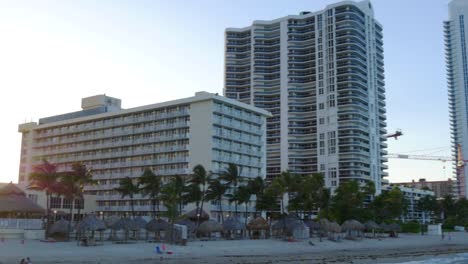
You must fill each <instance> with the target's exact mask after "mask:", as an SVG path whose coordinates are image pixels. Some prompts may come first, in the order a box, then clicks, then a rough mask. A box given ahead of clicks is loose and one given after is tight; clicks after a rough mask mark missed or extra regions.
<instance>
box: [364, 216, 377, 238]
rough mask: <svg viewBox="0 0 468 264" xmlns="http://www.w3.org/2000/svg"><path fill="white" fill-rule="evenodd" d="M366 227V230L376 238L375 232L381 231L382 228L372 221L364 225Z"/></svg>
mask: <svg viewBox="0 0 468 264" xmlns="http://www.w3.org/2000/svg"><path fill="white" fill-rule="evenodd" d="M364 226H365V227H366V229H365V230H366V231H367V232H372V236H373V237H374V238H375V230H377V229H380V226H379V225H378V224H377V223H376V222H374V221H372V220H370V221H367V222H366V223H365V224H364Z"/></svg>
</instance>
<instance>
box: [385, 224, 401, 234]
mask: <svg viewBox="0 0 468 264" xmlns="http://www.w3.org/2000/svg"><path fill="white" fill-rule="evenodd" d="M387 230H388V231H389V233H390V237H398V233H400V232H401V227H400V225H399V224H395V223H393V224H390V225H388V228H387Z"/></svg>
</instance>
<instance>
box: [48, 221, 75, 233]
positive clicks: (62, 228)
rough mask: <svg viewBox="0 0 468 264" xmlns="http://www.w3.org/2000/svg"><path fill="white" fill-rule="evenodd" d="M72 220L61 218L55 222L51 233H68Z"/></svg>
mask: <svg viewBox="0 0 468 264" xmlns="http://www.w3.org/2000/svg"><path fill="white" fill-rule="evenodd" d="M69 225H70V222H69V221H67V220H64V219H60V220H58V221H57V222H55V223H54V224H53V225H52V226H51V227H50V230H49V233H50V234H51V235H52V234H56V233H57V234H68V227H69Z"/></svg>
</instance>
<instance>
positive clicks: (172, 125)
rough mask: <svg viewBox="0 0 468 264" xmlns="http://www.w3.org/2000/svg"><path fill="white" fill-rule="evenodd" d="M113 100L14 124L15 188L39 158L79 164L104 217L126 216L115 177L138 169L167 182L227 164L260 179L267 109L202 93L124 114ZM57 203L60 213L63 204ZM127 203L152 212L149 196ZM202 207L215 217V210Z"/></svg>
mask: <svg viewBox="0 0 468 264" xmlns="http://www.w3.org/2000/svg"><path fill="white" fill-rule="evenodd" d="M120 103H121V102H120V100H119V99H116V98H112V97H108V96H105V95H98V96H93V97H88V98H84V99H83V100H82V108H83V110H82V111H78V112H74V113H68V114H63V115H58V116H53V117H48V118H42V119H40V120H39V123H26V124H21V125H19V132H21V133H22V136H23V138H22V146H21V162H20V171H19V183H20V184H25V185H26V184H27V183H28V175H29V174H30V173H31V172H32V168H33V166H34V165H35V164H39V163H40V162H41V159H43V158H45V159H47V160H48V161H49V162H51V163H53V164H56V165H57V166H58V168H59V169H60V170H69V169H70V167H71V164H72V163H73V162H83V163H84V164H85V165H86V166H87V167H88V168H90V169H92V175H93V178H94V180H96V181H97V184H96V185H93V186H86V187H85V190H86V192H87V193H89V194H94V195H96V202H97V208H96V211H98V212H101V211H102V212H104V214H106V215H109V214H125V213H129V212H130V211H131V209H130V202H129V198H128V197H126V198H122V197H121V195H120V194H119V193H118V192H117V191H116V190H115V188H116V187H118V186H119V181H120V180H121V179H122V178H125V177H131V178H133V179H135V180H136V178H138V177H139V176H141V175H142V173H143V171H144V170H145V169H151V170H152V171H153V172H154V173H155V174H156V175H157V176H158V177H161V178H162V180H163V181H164V182H167V181H168V180H169V179H170V177H172V176H175V175H181V176H188V175H190V174H191V173H192V169H193V168H194V167H195V166H196V165H198V164H201V165H203V166H204V167H205V169H206V170H207V171H212V172H213V173H214V175H217V174H218V173H219V172H220V171H223V170H224V169H226V168H227V166H228V164H229V163H234V164H236V165H237V166H238V167H239V171H240V175H241V176H242V177H257V176H261V177H265V173H266V172H265V171H266V161H265V156H266V155H265V153H266V149H265V138H266V120H265V118H266V117H268V116H270V114H269V112H267V111H265V110H263V109H260V108H256V107H254V106H251V105H247V104H244V103H241V102H238V101H235V100H232V99H228V98H225V97H222V96H218V95H215V94H211V93H207V92H198V93H196V94H195V96H193V97H189V98H184V99H179V100H174V101H169V102H163V103H157V104H152V105H146V106H141V107H136V108H131V109H121V107H120ZM56 204H57V206H59V204H61V205H60V207H61V208H62V209H65V210H66V208H63V207H64V205H63V204H64V201H63V200H62V201H58V200H57V203H56ZM65 204H67V206H68V202H67V203H65ZM134 205H135V206H134V209H135V212H136V213H137V214H138V215H149V214H150V213H151V203H150V200H149V199H148V197H143V196H141V195H136V196H135V197H134ZM189 206H190V205H189ZM192 207H193V206H192ZM162 208H163V207H162ZM230 208H231V207H229V205H228V204H226V205H225V206H224V208H223V209H224V210H225V212H226V213H229V211H230V210H231V209H230ZM189 209H190V208H184V211H187V210H189ZM204 209H205V210H207V211H210V212H212V217H218V216H219V215H217V214H218V211H219V209H218V206H215V205H211V207H210V206H209V205H207V206H205V208H204ZM249 211H251V212H252V211H253V209H251V210H249Z"/></svg>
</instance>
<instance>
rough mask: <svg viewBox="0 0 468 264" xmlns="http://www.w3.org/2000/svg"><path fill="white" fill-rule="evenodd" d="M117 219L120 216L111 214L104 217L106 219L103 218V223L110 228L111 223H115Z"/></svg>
mask: <svg viewBox="0 0 468 264" xmlns="http://www.w3.org/2000/svg"><path fill="white" fill-rule="evenodd" d="M119 220H120V217H118V216H116V215H111V216H109V217H106V219H104V223H105V224H106V227H107V228H110V227H111V226H112V225H113V224H115V223H116V222H117V221H119Z"/></svg>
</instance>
